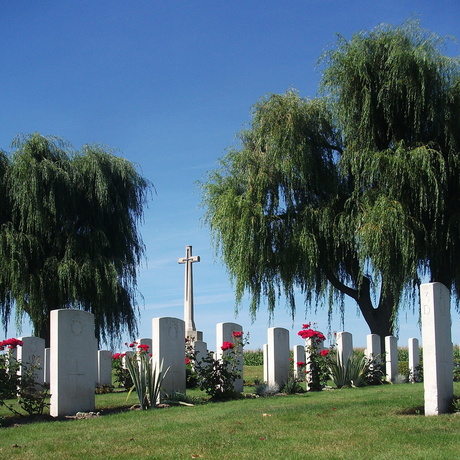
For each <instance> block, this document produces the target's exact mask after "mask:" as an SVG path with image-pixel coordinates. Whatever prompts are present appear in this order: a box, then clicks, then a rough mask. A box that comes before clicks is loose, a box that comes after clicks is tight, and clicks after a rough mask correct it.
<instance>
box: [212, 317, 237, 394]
mask: <svg viewBox="0 0 460 460" xmlns="http://www.w3.org/2000/svg"><path fill="white" fill-rule="evenodd" d="M234 332H243V327H242V326H241V325H240V324H237V323H218V324H217V325H216V354H215V356H216V359H222V356H223V355H224V354H226V353H229V352H230V350H227V351H223V350H222V344H223V343H224V342H230V343H236V339H235V338H234V337H233V333H234ZM235 353H236V361H237V362H236V371H237V372H239V373H240V375H241V378H239V379H236V380H235V382H234V383H233V388H234V390H235V391H236V392H237V393H241V392H242V391H243V347H242V345H241V344H240V345H238V347H235Z"/></svg>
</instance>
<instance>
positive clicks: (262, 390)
mask: <svg viewBox="0 0 460 460" xmlns="http://www.w3.org/2000/svg"><path fill="white" fill-rule="evenodd" d="M279 392H280V387H279V385H278V384H276V383H273V384H268V383H265V382H264V383H259V384H257V385H256V386H255V388H254V393H255V394H256V395H257V396H262V397H268V396H275V395H276V394H278V393H279Z"/></svg>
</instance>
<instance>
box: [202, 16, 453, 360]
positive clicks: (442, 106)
mask: <svg viewBox="0 0 460 460" xmlns="http://www.w3.org/2000/svg"><path fill="white" fill-rule="evenodd" d="M441 45H442V40H441V39H439V38H438V37H436V36H435V35H434V34H431V33H429V32H427V31H425V30H423V29H422V28H421V27H420V25H419V24H418V23H417V22H407V23H405V24H403V25H402V26H400V27H390V26H379V27H377V28H376V29H374V30H372V31H370V32H361V33H359V34H356V35H354V36H353V37H352V39H351V40H346V39H344V38H343V37H339V39H338V40H337V42H336V44H335V46H333V47H331V48H330V51H328V52H327V53H325V55H324V56H323V58H322V64H323V65H324V70H323V78H322V83H321V88H322V91H323V94H324V97H323V98H317V99H313V100H310V99H303V98H301V97H300V96H299V94H298V93H297V92H295V91H294V90H290V91H288V92H286V93H285V94H281V95H277V94H271V95H268V96H266V97H264V98H262V99H261V100H260V101H259V102H258V103H257V104H255V106H254V107H253V110H252V120H251V124H250V126H249V128H248V129H247V130H245V131H243V132H241V133H240V136H239V145H238V146H237V147H235V148H234V149H233V150H231V151H230V152H229V153H228V154H227V155H226V156H225V157H224V158H223V159H222V160H221V163H220V168H219V169H217V170H215V171H212V172H210V173H209V174H208V176H207V177H206V179H205V181H204V182H203V183H202V184H201V189H202V193H203V200H202V203H203V206H204V207H205V208H206V214H205V219H206V222H207V224H208V225H209V227H210V229H211V232H212V235H213V242H214V244H215V248H216V252H217V253H218V254H219V255H220V256H221V257H222V260H223V261H224V263H225V264H226V266H227V269H228V271H229V274H230V277H231V279H232V280H233V282H234V285H235V291H236V299H237V304H238V303H239V302H240V301H241V299H242V296H243V293H245V292H248V293H249V294H250V296H251V305H250V309H251V313H252V315H253V317H255V315H256V313H257V310H258V308H259V306H260V301H261V298H262V297H263V298H264V299H266V301H267V305H268V310H269V312H273V310H274V308H275V305H276V303H277V301H278V300H279V298H280V296H281V294H284V296H285V298H286V299H287V303H288V306H289V307H290V309H291V311H292V314H293V315H294V312H295V301H294V293H295V290H296V289H299V290H300V292H302V293H303V294H304V296H305V299H306V307H307V309H308V308H310V307H311V306H312V304H314V305H315V307H316V302H317V300H320V301H323V302H326V303H328V304H329V312H330V314H332V311H333V305H334V304H336V305H338V306H339V307H340V309H341V312H342V314H343V308H344V302H343V299H344V296H345V295H347V296H349V297H351V298H352V299H353V300H355V301H356V302H357V304H358V306H359V308H360V310H361V312H362V314H363V316H364V318H365V320H366V321H367V323H368V325H369V327H370V330H371V332H373V333H376V334H378V335H380V336H381V337H382V351H383V346H384V343H383V337H385V336H386V335H390V334H392V333H393V330H394V327H395V321H396V318H397V312H398V308H399V307H400V306H401V305H403V304H404V301H405V300H406V298H407V297H408V298H409V300H413V299H412V298H413V297H416V296H417V285H418V282H419V274H420V273H426V274H429V275H430V276H431V279H432V280H433V281H440V282H442V283H444V284H445V285H446V286H447V287H449V288H450V289H451V290H452V291H453V293H454V294H456V290H457V282H458V281H460V267H459V265H458V263H457V261H458V259H459V258H460V244H459V243H458V242H459V241H460V238H459V235H460V211H459V209H460V207H459V206H458V203H457V201H458V200H456V199H452V197H458V196H460V183H459V181H458V177H459V176H460V169H459V167H460V161H459V155H458V153H459V149H460V65H459V60H458V59H453V58H449V57H447V56H444V55H443V54H442V52H441ZM373 299H375V300H373Z"/></svg>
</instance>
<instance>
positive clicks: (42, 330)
mask: <svg viewBox="0 0 460 460" xmlns="http://www.w3.org/2000/svg"><path fill="white" fill-rule="evenodd" d="M34 333H35V335H36V336H38V337H40V338H42V339H45V347H46V348H49V347H50V343H51V332H50V315H49V314H48V315H47V317H46V318H45V320H44V321H42V322H41V323H40V324H39V325H35V324H34Z"/></svg>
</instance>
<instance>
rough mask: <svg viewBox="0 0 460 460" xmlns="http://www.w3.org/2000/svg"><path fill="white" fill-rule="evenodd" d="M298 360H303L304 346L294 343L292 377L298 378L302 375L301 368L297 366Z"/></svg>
mask: <svg viewBox="0 0 460 460" xmlns="http://www.w3.org/2000/svg"><path fill="white" fill-rule="evenodd" d="M298 362H302V363H304V362H305V347H304V346H303V345H295V346H294V348H293V360H292V364H293V370H294V378H296V379H300V378H302V379H303V377H304V373H303V371H304V370H303V369H302V370H300V368H299V367H297V363H298Z"/></svg>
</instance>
